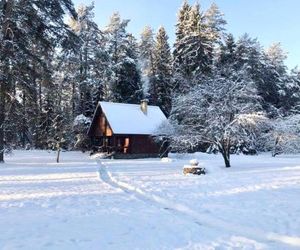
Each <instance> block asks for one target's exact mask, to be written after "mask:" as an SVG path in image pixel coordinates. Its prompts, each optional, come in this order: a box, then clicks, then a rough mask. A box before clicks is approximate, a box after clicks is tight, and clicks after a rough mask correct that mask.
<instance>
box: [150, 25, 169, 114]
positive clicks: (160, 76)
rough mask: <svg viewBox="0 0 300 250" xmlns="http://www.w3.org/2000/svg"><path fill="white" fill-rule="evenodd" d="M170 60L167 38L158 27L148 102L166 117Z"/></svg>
mask: <svg viewBox="0 0 300 250" xmlns="http://www.w3.org/2000/svg"><path fill="white" fill-rule="evenodd" d="M171 63H172V58H171V50H170V46H169V44H168V36H167V34H166V31H165V29H164V28H163V27H160V28H159V30H158V33H157V36H156V41H155V50H154V62H153V68H154V74H155V77H154V81H153V84H152V85H151V86H150V90H149V93H150V102H151V103H152V104H154V105H158V106H159V107H160V108H161V109H162V111H163V112H164V113H165V114H166V115H168V114H169V112H170V110H171V99H172V98H171V95H172V87H173V86H172V67H171Z"/></svg>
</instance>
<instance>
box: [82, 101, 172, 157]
mask: <svg viewBox="0 0 300 250" xmlns="http://www.w3.org/2000/svg"><path fill="white" fill-rule="evenodd" d="M166 120H167V118H166V116H165V115H164V113H163V112H162V111H161V109H160V108H159V107H157V106H150V105H148V101H147V100H143V101H142V102H141V104H140V105H136V104H124V103H112V102H99V103H98V105H97V108H96V111H95V114H94V117H93V120H92V123H91V126H90V129H89V131H88V135H89V137H90V138H91V141H92V144H93V147H94V148H97V150H98V151H100V152H107V153H109V154H113V155H114V157H115V158H145V157H158V156H160V154H161V153H162V152H163V149H162V147H161V145H160V144H159V143H156V142H155V141H154V139H153V133H154V132H155V130H157V128H158V127H159V126H160V125H161V124H162V123H163V122H166Z"/></svg>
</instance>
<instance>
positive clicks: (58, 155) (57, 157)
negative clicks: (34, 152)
mask: <svg viewBox="0 0 300 250" xmlns="http://www.w3.org/2000/svg"><path fill="white" fill-rule="evenodd" d="M59 159H60V147H59V148H58V149H57V156H56V162H57V163H59Z"/></svg>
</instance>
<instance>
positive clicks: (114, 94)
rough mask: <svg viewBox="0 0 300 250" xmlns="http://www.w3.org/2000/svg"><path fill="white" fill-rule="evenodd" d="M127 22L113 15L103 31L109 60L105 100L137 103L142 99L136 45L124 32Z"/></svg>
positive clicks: (130, 36) (117, 15)
mask: <svg viewBox="0 0 300 250" xmlns="http://www.w3.org/2000/svg"><path fill="white" fill-rule="evenodd" d="M128 22H129V20H121V17H120V15H119V14H118V13H114V14H113V15H112V17H111V19H110V23H109V25H108V26H107V28H106V30H105V33H106V35H107V44H106V46H107V48H108V53H109V58H110V67H109V71H110V72H109V73H108V75H109V77H108V84H109V85H110V86H109V92H108V97H107V100H109V101H115V102H126V103H137V102H139V101H140V100H141V98H142V87H141V76H140V71H139V68H138V45H137V42H136V40H135V38H134V37H133V36H132V35H131V34H129V33H127V31H126V27H127V25H128Z"/></svg>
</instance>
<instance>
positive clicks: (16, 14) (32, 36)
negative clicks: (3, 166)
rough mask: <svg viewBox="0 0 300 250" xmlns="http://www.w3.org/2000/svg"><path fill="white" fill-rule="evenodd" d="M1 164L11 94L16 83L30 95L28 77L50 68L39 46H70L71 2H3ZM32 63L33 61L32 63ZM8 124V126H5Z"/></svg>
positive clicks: (0, 16) (0, 23)
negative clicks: (68, 21) (68, 17)
mask: <svg viewBox="0 0 300 250" xmlns="http://www.w3.org/2000/svg"><path fill="white" fill-rule="evenodd" d="M0 7H1V8H0V9H1V14H0V72H1V74H2V77H1V81H0V162H1V161H3V158H4V157H3V154H4V140H5V139H4V137H5V135H4V127H5V126H9V123H10V121H6V118H7V115H6V112H7V108H8V103H9V101H10V98H8V93H9V92H8V91H9V90H10V89H11V86H12V85H13V84H12V83H14V84H16V86H25V87H26V88H25V87H24V89H25V90H26V91H27V92H28V91H30V90H31V89H32V82H31V79H30V77H27V76H28V75H33V74H34V73H36V72H37V69H40V68H42V69H44V70H45V71H46V65H45V64H44V63H43V61H42V60H41V58H39V56H37V54H36V53H35V51H34V49H35V46H33V45H34V44H36V45H37V46H38V47H39V49H40V50H45V51H51V50H54V47H55V46H56V45H57V44H64V43H66V38H67V36H68V33H69V31H68V29H67V28H66V26H65V24H64V14H65V13H66V11H68V12H69V13H71V14H72V15H73V16H76V12H75V10H74V8H73V4H72V2H71V1H70V0H53V1H34V2H33V1H15V0H2V1H0ZM28 61H30V62H32V63H31V64H28ZM5 121H6V124H5Z"/></svg>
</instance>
